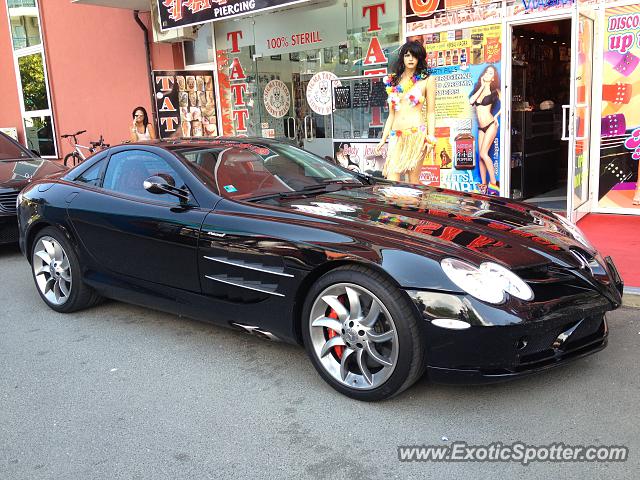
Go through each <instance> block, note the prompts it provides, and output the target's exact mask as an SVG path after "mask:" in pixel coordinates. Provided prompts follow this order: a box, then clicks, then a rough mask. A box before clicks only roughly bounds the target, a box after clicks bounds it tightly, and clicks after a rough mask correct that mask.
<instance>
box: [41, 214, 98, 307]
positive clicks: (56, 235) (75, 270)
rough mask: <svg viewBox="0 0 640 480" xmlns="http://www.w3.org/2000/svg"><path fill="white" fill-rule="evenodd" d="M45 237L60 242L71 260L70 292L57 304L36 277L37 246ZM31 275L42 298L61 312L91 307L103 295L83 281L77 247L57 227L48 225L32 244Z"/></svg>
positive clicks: (69, 260)
mask: <svg viewBox="0 0 640 480" xmlns="http://www.w3.org/2000/svg"><path fill="white" fill-rule="evenodd" d="M45 237H49V238H52V239H54V240H55V241H56V242H58V243H59V244H60V246H61V247H62V248H63V251H64V254H65V255H66V257H67V259H68V262H69V270H70V272H71V279H72V282H71V286H70V289H69V294H68V296H67V299H66V301H65V302H64V303H62V304H60V305H57V304H55V303H53V302H52V301H50V300H49V299H47V297H46V296H45V294H44V293H43V292H42V290H41V289H40V286H39V285H38V280H37V279H36V268H37V261H34V255H35V252H36V247H37V246H38V244H39V242H40V240H41V239H44V238H45ZM29 253H30V255H31V257H30V258H31V275H32V277H33V281H34V283H35V286H36V290H37V291H38V294H39V295H40V297H41V298H42V300H43V301H44V302H45V303H46V304H47V305H48V306H49V307H50V308H51V309H52V310H55V311H56V312H61V313H71V312H76V311H78V310H82V309H85V308H88V307H91V306H93V305H95V304H97V303H98V302H99V301H100V300H101V298H102V297H101V296H100V295H98V294H97V293H96V292H95V291H94V290H93V289H92V288H91V287H89V286H88V285H86V284H85V283H84V282H83V281H82V274H81V269H80V262H79V260H78V255H77V254H76V251H75V249H74V248H73V246H72V245H71V243H70V242H69V241H68V240H67V238H66V237H65V236H64V235H63V234H62V232H60V230H58V229H57V228H55V227H46V228H44V229H42V230H41V231H40V232H38V234H37V236H36V238H35V239H34V241H33V243H32V245H31V252H29Z"/></svg>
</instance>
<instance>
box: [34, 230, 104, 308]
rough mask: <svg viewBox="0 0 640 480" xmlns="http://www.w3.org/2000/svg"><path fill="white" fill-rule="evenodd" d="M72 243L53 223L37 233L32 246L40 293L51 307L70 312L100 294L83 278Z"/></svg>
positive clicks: (36, 280) (89, 304)
mask: <svg viewBox="0 0 640 480" xmlns="http://www.w3.org/2000/svg"><path fill="white" fill-rule="evenodd" d="M79 263H80V262H79V261H78V256H77V255H76V253H75V251H74V249H73V246H72V245H71V244H70V243H69V241H68V240H67V239H66V238H65V237H64V235H63V234H62V233H61V232H60V231H59V230H58V229H56V228H54V227H47V228H44V229H43V230H41V231H40V232H39V233H38V236H37V237H36V238H35V240H34V242H33V246H32V248H31V269H32V273H33V280H34V281H35V284H36V287H37V289H38V293H39V294H40V296H41V297H42V299H43V300H44V301H45V303H46V304H47V305H49V307H51V308H52V309H53V310H56V311H57V312H63V313H69V312H75V311H76V310H81V309H83V308H86V307H88V306H91V305H93V304H95V303H96V302H97V301H98V300H99V299H100V297H99V296H98V295H97V294H96V293H95V292H94V291H93V290H92V289H91V288H90V287H89V286H88V285H85V283H84V282H83V281H82V278H81V273H80V264H79Z"/></svg>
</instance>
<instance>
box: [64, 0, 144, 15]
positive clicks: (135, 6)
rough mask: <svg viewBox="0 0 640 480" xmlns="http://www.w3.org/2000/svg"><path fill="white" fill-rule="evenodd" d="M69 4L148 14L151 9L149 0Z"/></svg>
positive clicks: (77, 0)
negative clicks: (137, 11)
mask: <svg viewBox="0 0 640 480" xmlns="http://www.w3.org/2000/svg"><path fill="white" fill-rule="evenodd" d="M71 3H78V4H80V5H96V6H99V7H113V8H124V9H125V10H140V11H141V12H148V11H149V10H150V9H151V2H150V1H149V0H71Z"/></svg>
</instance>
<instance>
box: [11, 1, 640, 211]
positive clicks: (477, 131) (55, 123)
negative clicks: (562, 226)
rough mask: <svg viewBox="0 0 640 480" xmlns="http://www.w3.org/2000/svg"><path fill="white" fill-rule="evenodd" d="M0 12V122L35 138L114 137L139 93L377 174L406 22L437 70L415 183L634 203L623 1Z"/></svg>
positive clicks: (634, 21)
mask: <svg viewBox="0 0 640 480" xmlns="http://www.w3.org/2000/svg"><path fill="white" fill-rule="evenodd" d="M114 6H117V7H119V8H109V7H114ZM134 11H140V12H141V13H140V14H139V15H138V16H139V17H140V18H141V20H142V23H143V24H144V26H145V27H146V28H147V30H148V34H146V39H148V40H149V54H148V55H147V54H146V51H145V33H144V32H143V30H142V29H141V27H140V25H139V24H138V23H137V21H135V19H134V16H135V14H134V13H133V12H134ZM34 13H35V14H37V16H34ZM2 15H5V11H1V12H0V16H2ZM34 19H35V20H34ZM0 21H3V22H5V24H6V25H7V28H9V32H10V35H4V36H3V38H1V39H0V51H2V52H3V53H4V52H11V54H10V55H9V56H7V55H2V59H1V60H0V61H1V62H3V64H2V65H0V66H1V67H3V68H7V69H9V70H8V71H11V72H13V73H14V74H13V77H12V78H3V79H2V80H0V82H2V83H3V84H2V87H3V91H5V92H7V95H6V97H7V100H6V108H5V109H3V110H2V112H0V127H12V126H13V127H15V128H16V129H17V132H18V137H19V138H20V140H21V141H22V142H23V143H25V144H27V145H29V146H30V148H32V147H33V146H34V145H37V146H38V149H39V151H40V152H41V154H43V155H47V156H56V157H62V155H63V154H64V153H66V152H67V151H68V146H67V145H66V144H65V143H64V142H62V141H61V139H60V134H61V133H70V132H73V131H75V130H80V129H87V130H89V132H90V136H92V137H97V135H99V134H104V135H105V137H106V138H107V141H109V142H111V143H116V142H119V141H121V140H123V139H126V138H127V136H128V135H127V132H128V130H127V128H128V127H129V125H130V116H131V110H132V109H133V107H134V106H136V105H142V106H145V107H146V108H147V110H148V111H149V112H150V113H151V112H153V117H154V119H155V121H156V122H157V126H158V130H159V131H160V133H161V134H162V135H163V136H165V137H170V136H196V137H197V136H199V135H211V134H225V135H247V136H261V137H268V138H276V139H281V140H283V141H287V142H291V143H295V144H298V145H300V146H303V147H304V148H306V149H308V150H310V151H313V152H315V153H317V154H319V155H321V156H331V157H334V158H335V159H336V160H337V161H338V162H340V163H341V164H342V165H344V166H345V167H347V168H351V169H356V170H360V171H365V172H370V173H374V174H376V173H378V172H379V170H380V169H381V165H382V164H383V163H384V153H383V154H382V155H379V156H377V155H376V154H375V153H374V151H373V147H374V146H375V144H376V143H377V142H378V141H379V140H378V138H379V137H380V136H381V134H382V128H383V125H384V121H385V120H386V115H387V107H386V104H385V102H384V98H383V96H384V91H383V90H381V89H380V86H381V76H382V75H383V74H385V73H387V72H388V71H389V69H390V68H391V67H392V65H393V63H394V62H395V61H396V60H397V51H398V48H399V46H400V45H401V44H402V43H403V42H404V41H405V40H407V39H409V40H416V41H419V42H421V43H422V44H423V45H424V46H425V49H426V50H427V62H428V65H429V67H431V69H432V73H433V75H435V76H436V85H437V95H436V137H437V143H436V147H435V150H434V152H433V153H432V155H430V156H429V158H427V159H425V163H424V165H423V172H422V173H423V174H422V177H421V180H422V181H423V183H425V184H431V185H440V186H443V187H447V188H453V189H456V190H460V191H483V186H486V185H487V184H489V183H494V182H495V183H496V184H498V185H499V188H500V194H501V195H502V196H506V197H511V198H515V199H521V200H525V201H528V202H531V203H534V204H536V205H539V206H541V207H544V208H552V209H555V210H558V211H566V212H568V214H569V216H570V217H571V218H572V219H574V220H577V219H578V218H579V217H580V216H582V215H583V214H584V213H586V212H611V213H625V214H640V193H638V191H637V182H638V163H639V162H638V160H637V158H636V157H640V140H639V139H640V128H639V127H640V118H638V115H640V113H638V112H640V109H638V108H636V106H635V102H634V99H633V98H634V95H635V91H634V89H635V90H637V89H638V88H640V87H638V86H637V85H640V69H637V71H636V66H637V64H638V63H640V45H638V42H639V40H638V33H640V2H638V1H637V0H636V1H635V2H604V1H602V2H600V1H596V0H593V1H589V0H575V1H571V0H558V1H555V0H553V1H546V0H545V1H542V0H540V1H538V0H530V1H529V0H500V1H495V2H491V1H485V0H429V1H426V0H397V1H394V0H349V1H337V0H328V1H322V2H311V1H286V0H285V1H277V0H255V1H251V2H246V1H234V0H228V1H225V2H216V1H202V2H193V1H184V0H182V1H180V0H149V1H147V0H123V1H118V2H116V1H114V0H76V1H74V2H69V1H66V0H51V2H48V1H47V2H43V1H42V0H41V1H40V3H38V2H37V1H36V0H7V9H6V19H3V18H0ZM36 27H37V28H36ZM79 45H87V46H90V47H87V48H84V49H82V48H78V46H79ZM150 70H152V72H150ZM34 72H35V73H37V75H36V74H34ZM636 77H638V78H636ZM39 78H40V79H42V80H43V82H44V83H43V84H42V85H44V89H43V87H42V85H40V86H37V85H36V86H37V87H38V88H35V89H34V88H31V89H29V88H25V86H24V84H29V83H33V82H36V83H37V79H39ZM34 79H36V80H34ZM41 83H42V82H41ZM87 127H88V128H87ZM634 198H636V199H639V200H638V201H637V202H634ZM636 203H637V204H636Z"/></svg>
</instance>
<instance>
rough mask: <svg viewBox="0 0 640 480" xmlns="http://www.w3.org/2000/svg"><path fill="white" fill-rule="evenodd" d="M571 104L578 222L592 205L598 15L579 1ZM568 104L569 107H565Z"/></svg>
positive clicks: (571, 172)
mask: <svg viewBox="0 0 640 480" xmlns="http://www.w3.org/2000/svg"><path fill="white" fill-rule="evenodd" d="M572 37H573V38H572V45H573V48H572V62H571V63H572V76H571V82H572V86H571V104H570V105H566V106H563V116H564V118H565V119H566V121H568V132H567V134H566V135H567V140H568V141H569V169H568V188H567V218H569V219H570V220H571V221H572V222H577V221H578V220H579V219H580V218H581V217H583V216H584V215H586V214H587V213H588V212H589V209H590V203H591V202H590V201H589V200H590V189H589V166H590V148H591V111H592V97H591V93H592V84H593V49H594V44H593V43H594V15H593V13H592V12H590V11H588V10H586V11H583V8H582V7H581V6H580V2H577V3H576V7H575V10H574V18H573V31H572ZM565 107H568V108H565Z"/></svg>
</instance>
